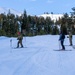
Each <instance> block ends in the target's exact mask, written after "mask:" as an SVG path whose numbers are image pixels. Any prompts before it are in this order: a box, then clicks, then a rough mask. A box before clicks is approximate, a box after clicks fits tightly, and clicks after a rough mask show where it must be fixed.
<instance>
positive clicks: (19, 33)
mask: <svg viewBox="0 0 75 75" xmlns="http://www.w3.org/2000/svg"><path fill="white" fill-rule="evenodd" d="M17 40H18V42H17V48H18V47H19V44H20V45H21V48H22V47H23V44H22V40H23V36H22V34H21V32H18V37H17Z"/></svg>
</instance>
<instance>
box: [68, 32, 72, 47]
mask: <svg viewBox="0 0 75 75" xmlns="http://www.w3.org/2000/svg"><path fill="white" fill-rule="evenodd" d="M67 38H69V42H70V46H72V45H73V44H72V32H71V31H70V32H69V36H67Z"/></svg>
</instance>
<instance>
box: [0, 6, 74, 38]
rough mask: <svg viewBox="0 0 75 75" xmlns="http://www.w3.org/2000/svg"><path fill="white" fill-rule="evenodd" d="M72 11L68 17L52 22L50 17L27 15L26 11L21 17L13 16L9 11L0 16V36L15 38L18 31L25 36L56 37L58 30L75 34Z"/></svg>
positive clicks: (64, 16)
mask: <svg viewBox="0 0 75 75" xmlns="http://www.w3.org/2000/svg"><path fill="white" fill-rule="evenodd" d="M72 11H73V12H71V15H70V16H69V15H68V14H67V13H65V14H64V15H63V17H62V18H59V20H56V22H54V21H53V20H51V18H50V17H46V18H44V17H38V16H36V15H35V16H31V15H27V12H26V10H24V12H23V14H22V15H21V16H18V15H16V16H15V15H14V14H12V13H11V12H10V10H9V11H8V14H5V13H2V14H0V36H10V37H11V36H17V32H18V31H20V32H21V33H23V35H26V36H34V35H44V34H52V35H56V34H59V32H60V30H63V31H64V33H65V34H68V32H69V31H71V32H72V33H73V34H75V7H73V8H72ZM52 14H53V13H52ZM59 27H60V29H59Z"/></svg>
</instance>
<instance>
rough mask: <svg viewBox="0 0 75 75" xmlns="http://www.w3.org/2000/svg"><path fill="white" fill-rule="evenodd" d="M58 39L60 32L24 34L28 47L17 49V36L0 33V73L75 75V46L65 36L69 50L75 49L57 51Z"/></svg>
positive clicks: (11, 74) (24, 40) (8, 74)
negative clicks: (1, 34)
mask: <svg viewBox="0 0 75 75" xmlns="http://www.w3.org/2000/svg"><path fill="white" fill-rule="evenodd" d="M10 39H12V43H10ZM58 39H59V35H42V36H35V37H24V38H23V45H24V47H26V48H18V49H13V48H11V44H12V47H16V46H17V38H13V37H12V38H7V37H0V75H75V49H73V48H72V46H69V39H68V38H65V42H64V44H65V48H66V50H72V51H54V50H56V49H59V48H60V42H59V41H58ZM73 44H74V45H75V36H73Z"/></svg>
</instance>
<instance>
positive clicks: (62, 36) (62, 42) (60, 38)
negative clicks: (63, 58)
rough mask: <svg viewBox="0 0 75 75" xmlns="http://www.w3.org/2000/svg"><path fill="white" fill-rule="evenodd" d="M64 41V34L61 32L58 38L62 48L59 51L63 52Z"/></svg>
mask: <svg viewBox="0 0 75 75" xmlns="http://www.w3.org/2000/svg"><path fill="white" fill-rule="evenodd" d="M64 39H65V34H64V33H63V32H62V31H61V32H60V37H59V41H60V43H61V46H62V49H61V50H65V46H64Z"/></svg>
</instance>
